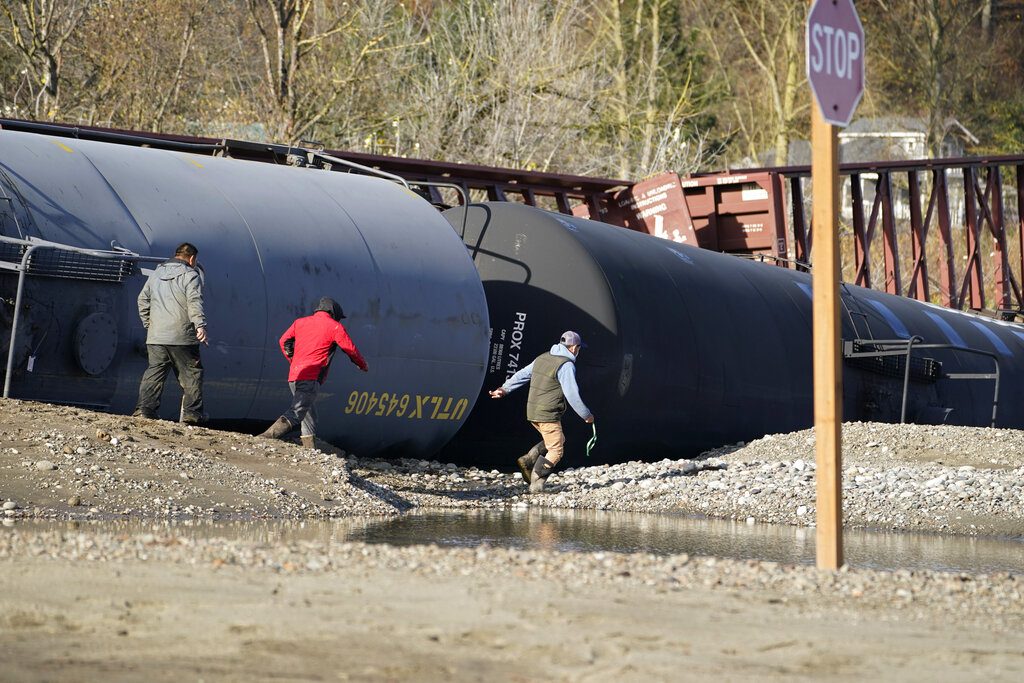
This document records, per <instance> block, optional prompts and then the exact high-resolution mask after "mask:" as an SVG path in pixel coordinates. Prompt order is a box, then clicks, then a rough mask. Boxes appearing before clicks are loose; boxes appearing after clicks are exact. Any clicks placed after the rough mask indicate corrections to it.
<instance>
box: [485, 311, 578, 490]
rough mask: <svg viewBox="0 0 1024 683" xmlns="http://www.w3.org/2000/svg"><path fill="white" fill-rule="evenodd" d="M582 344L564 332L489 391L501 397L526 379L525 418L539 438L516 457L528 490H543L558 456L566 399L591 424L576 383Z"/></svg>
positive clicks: (496, 396)
mask: <svg viewBox="0 0 1024 683" xmlns="http://www.w3.org/2000/svg"><path fill="white" fill-rule="evenodd" d="M582 348H583V339H581V338H580V335H579V334H578V333H576V332H573V331H572V330H569V331H567V332H565V333H564V334H563V335H562V337H561V339H559V340H558V343H557V344H555V345H554V346H552V347H551V350H550V351H548V352H547V353H542V354H541V355H539V356H537V359H536V360H534V361H533V362H532V363H530V364H529V365H527V366H526V367H525V368H523V369H522V370H520V371H519V372H517V373H516V374H514V375H512V376H511V377H509V378H508V380H507V381H506V382H505V383H504V384H503V385H501V386H500V387H498V388H497V389H495V390H494V391H491V392H490V394H491V398H504V397H505V396H508V395H509V393H510V392H513V391H515V390H516V389H518V388H519V387H521V386H523V385H524V384H526V383H529V384H530V393H529V396H527V398H526V419H527V420H529V422H530V424H532V425H533V427H534V429H536V430H537V431H538V432H540V435H541V441H540V442H539V443H538V444H537V445H536V446H534V447H533V448H531V449H530V451H529V452H528V453H527V454H526V455H524V456H522V457H521V458H519V459H518V461H517V462H518V464H519V469H520V470H521V471H522V473H523V479H524V480H525V481H526V483H528V484H529V485H530V493H540V492H541V491H543V490H544V482H546V481H547V479H548V475H550V474H551V472H552V470H554V469H555V465H557V464H558V461H559V460H561V459H562V452H563V450H564V448H565V435H564V434H563V432H562V415H563V414H564V413H565V408H566V403H567V402H568V404H569V405H571V406H572V409H573V410H575V411H576V414H577V415H579V416H580V418H582V419H583V421H584V422H586V423H587V424H593V422H594V413H592V412H590V408H588V407H587V406H586V404H585V403H583V400H582V399H581V398H580V391H579V388H578V387H577V386H576V357H577V356H578V355H579V353H580V349H582Z"/></svg>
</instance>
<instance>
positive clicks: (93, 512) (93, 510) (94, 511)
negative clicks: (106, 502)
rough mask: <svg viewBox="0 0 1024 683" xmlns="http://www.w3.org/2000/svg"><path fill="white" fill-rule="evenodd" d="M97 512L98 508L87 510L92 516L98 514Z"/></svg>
mask: <svg viewBox="0 0 1024 683" xmlns="http://www.w3.org/2000/svg"><path fill="white" fill-rule="evenodd" d="M99 511H100V509H99V508H89V512H91V513H92V514H94V515H95V514H96V513H97V512H99Z"/></svg>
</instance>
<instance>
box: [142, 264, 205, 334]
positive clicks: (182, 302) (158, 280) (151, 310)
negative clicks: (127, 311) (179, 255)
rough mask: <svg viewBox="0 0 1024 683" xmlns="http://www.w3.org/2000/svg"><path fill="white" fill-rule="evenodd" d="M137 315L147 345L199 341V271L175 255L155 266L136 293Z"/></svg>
mask: <svg viewBox="0 0 1024 683" xmlns="http://www.w3.org/2000/svg"><path fill="white" fill-rule="evenodd" d="M139 317H140V318H142V326H143V327H145V328H146V329H147V330H148V333H147V334H146V343H147V344H166V345H168V346H186V345H190V344H198V343H199V339H197V338H196V328H198V327H206V314H204V313H203V290H202V282H201V280H200V277H199V271H198V270H196V269H195V268H193V267H191V266H190V265H188V264H187V263H185V262H184V261H182V260H180V259H176V258H173V259H171V260H169V261H164V262H163V263H161V264H160V265H159V266H157V267H156V270H154V271H153V274H152V275H150V276H149V279H148V280H146V284H145V285H144V286H143V287H142V291H141V292H139Z"/></svg>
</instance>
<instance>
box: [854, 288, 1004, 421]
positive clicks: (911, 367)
mask: <svg viewBox="0 0 1024 683" xmlns="http://www.w3.org/2000/svg"><path fill="white" fill-rule="evenodd" d="M840 286H841V287H842V288H843V289H844V290H847V284H846V283H840ZM845 294H846V296H841V297H840V302H841V303H842V305H843V309H844V310H845V311H846V314H847V317H848V318H849V320H850V324H851V325H852V326H853V330H854V333H855V335H856V337H857V338H855V339H844V340H843V358H844V359H849V360H857V359H871V360H875V359H877V360H882V359H884V358H890V357H894V358H899V357H901V356H902V357H903V359H904V364H903V368H902V371H903V393H902V397H901V400H900V424H905V423H906V421H907V420H906V418H907V393H908V391H909V388H910V378H911V375H914V376H916V378H917V379H920V380H922V381H929V382H934V381H938V380H940V379H950V380H977V379H980V380H989V379H991V380H994V381H995V388H994V393H993V397H992V420H991V423H990V426H992V427H995V425H996V413H997V411H998V407H999V358H998V357H997V356H996V355H995V354H994V353H991V352H988V351H983V350H981V349H975V348H971V347H965V346H956V345H954V344H925V343H924V338H923V337H921V336H913V337H911V338H910V339H884V340H878V339H875V338H874V336H873V335H872V334H871V325H870V324H867V321H868V314H867V313H865V312H864V311H862V310H856V311H855V310H853V309H852V307H851V306H850V305H849V304H850V303H851V302H852V303H855V304H857V306H858V308H859V307H860V306H859V305H860V302H859V301H858V299H857V298H856V297H855V296H853V294H852V293H850V292H849V291H845ZM848 299H849V301H848ZM858 318H861V319H863V320H864V322H865V327H866V329H867V335H862V334H861V332H860V327H859V326H858V325H857V319H858ZM862 337H864V338H862ZM915 349H934V350H943V349H948V350H951V351H963V352H965V353H973V354H976V355H981V356H988V357H989V358H991V359H992V362H993V365H994V367H995V370H994V372H991V373H971V372H957V373H946V374H943V373H942V363H940V362H938V361H936V360H935V359H934V358H920V359H915V358H914V357H913V352H914V350H915ZM915 360H917V361H919V362H918V363H917V364H916V365H915V363H914V361H915ZM861 367H862V368H863V369H865V370H868V371H874V372H879V373H880V374H887V375H890V376H893V371H894V370H895V371H898V370H899V367H898V366H896V367H895V368H889V367H884V366H883V367H871V366H861Z"/></svg>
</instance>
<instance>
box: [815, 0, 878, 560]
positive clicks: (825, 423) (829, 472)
mask: <svg viewBox="0 0 1024 683" xmlns="http://www.w3.org/2000/svg"><path fill="white" fill-rule="evenodd" d="M805 45H806V49H807V80H808V82H809V83H810V86H811V92H812V94H813V97H814V100H815V102H816V104H817V106H814V104H812V105H811V147H812V150H811V188H812V194H813V201H814V207H813V209H812V212H811V215H812V217H813V229H814V235H813V236H814V240H813V245H814V247H813V248H814V252H813V267H814V274H813V279H812V285H813V288H814V304H813V310H814V433H815V456H816V460H817V467H818V473H817V496H818V497H817V508H816V509H817V543H816V548H817V564H818V567H819V568H821V569H838V568H839V567H840V566H842V564H843V480H842V475H843V472H842V445H843V444H842V427H843V366H842V359H841V357H840V344H841V343H842V338H841V335H840V332H841V327H840V324H839V276H840V262H839V238H838V226H839V143H838V135H837V133H836V126H845V125H847V124H848V123H849V122H850V118H851V117H852V116H853V110H854V109H856V107H857V104H858V103H859V102H860V98H861V95H862V94H863V92H864V27H863V26H862V25H861V23H860V18H859V17H858V16H857V10H856V9H855V8H854V6H853V2H852V0H811V7H810V10H809V11H808V13H807V32H806V34H805Z"/></svg>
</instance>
